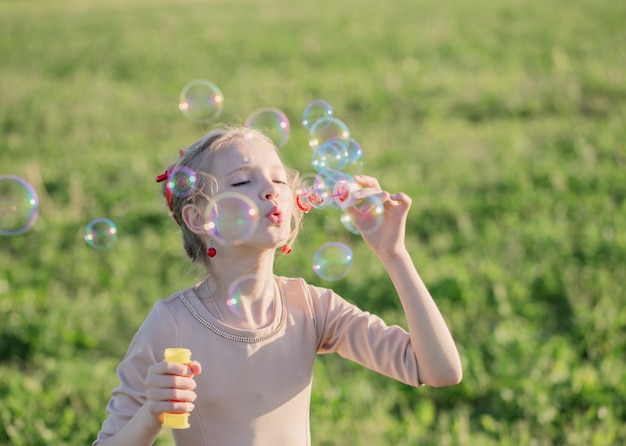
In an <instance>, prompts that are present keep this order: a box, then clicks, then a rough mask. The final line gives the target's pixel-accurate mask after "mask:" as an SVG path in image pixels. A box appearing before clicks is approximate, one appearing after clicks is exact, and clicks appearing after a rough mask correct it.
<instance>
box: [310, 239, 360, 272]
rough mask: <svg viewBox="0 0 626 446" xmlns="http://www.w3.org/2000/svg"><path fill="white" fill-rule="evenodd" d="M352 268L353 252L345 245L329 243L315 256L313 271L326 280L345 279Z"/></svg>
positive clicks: (321, 247) (320, 248)
mask: <svg viewBox="0 0 626 446" xmlns="http://www.w3.org/2000/svg"><path fill="white" fill-rule="evenodd" d="M350 268H352V250H351V249H350V248H349V247H348V246H346V245H345V244H343V243H340V242H329V243H325V244H323V245H322V246H320V247H319V249H318V250H317V251H316V252H315V255H314V256H313V271H315V273H316V274H317V275H318V276H320V277H321V278H322V279H326V280H339V279H343V278H344V277H345V276H346V275H347V274H348V273H349V272H350Z"/></svg>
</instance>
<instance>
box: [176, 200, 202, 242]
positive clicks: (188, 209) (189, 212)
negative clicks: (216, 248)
mask: <svg viewBox="0 0 626 446" xmlns="http://www.w3.org/2000/svg"><path fill="white" fill-rule="evenodd" d="M181 215H182V217H183V221H184V222H185V225H186V226H187V227H188V228H189V230H190V231H191V232H193V233H194V234H199V235H202V234H206V230H205V229H204V215H203V213H202V212H201V211H200V209H199V208H198V206H196V205H195V204H191V203H189V204H186V205H185V206H183V209H182V212H181Z"/></svg>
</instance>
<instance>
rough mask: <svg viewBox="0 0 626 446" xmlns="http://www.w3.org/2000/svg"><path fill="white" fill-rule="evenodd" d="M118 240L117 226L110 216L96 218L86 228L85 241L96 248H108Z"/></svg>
mask: <svg viewBox="0 0 626 446" xmlns="http://www.w3.org/2000/svg"><path fill="white" fill-rule="evenodd" d="M116 240H117V226H116V225H115V223H113V222H112V221H111V220H109V219H108V218H96V219H95V220H92V221H91V222H89V224H88V225H87V227H86V228H85V241H86V242H87V244H88V245H89V246H91V247H92V248H94V249H107V248H110V247H111V246H113V244H114V243H115V241H116Z"/></svg>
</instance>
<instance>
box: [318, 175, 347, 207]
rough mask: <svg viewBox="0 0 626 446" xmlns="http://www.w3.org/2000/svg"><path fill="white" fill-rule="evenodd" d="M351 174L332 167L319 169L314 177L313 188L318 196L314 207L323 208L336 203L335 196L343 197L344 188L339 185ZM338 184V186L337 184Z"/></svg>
mask: <svg viewBox="0 0 626 446" xmlns="http://www.w3.org/2000/svg"><path fill="white" fill-rule="evenodd" d="M351 178H352V176H350V175H348V174H346V173H344V172H342V171H339V170H334V169H324V170H322V171H320V172H319V173H318V174H317V176H316V177H315V181H314V190H315V193H316V194H317V197H318V202H319V203H318V205H317V206H314V207H316V208H318V209H319V208H323V207H326V206H329V205H333V204H336V199H337V197H342V201H343V199H345V198H347V197H345V196H344V195H345V190H343V189H342V188H341V185H342V184H343V185H345V184H346V182H348V181H349V180H350V179H351ZM338 185H339V186H338Z"/></svg>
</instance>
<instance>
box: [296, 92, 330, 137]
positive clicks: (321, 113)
mask: <svg viewBox="0 0 626 446" xmlns="http://www.w3.org/2000/svg"><path fill="white" fill-rule="evenodd" d="M332 115H333V108H332V106H331V105H330V104H329V103H328V102H326V101H324V100H322V99H316V100H315V101H312V102H310V103H309V105H307V106H306V108H305V109H304V112H303V113H302V125H303V126H304V128H305V129H307V130H311V127H312V126H313V124H315V122H316V121H317V120H318V119H322V118H327V117H329V116H332Z"/></svg>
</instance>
